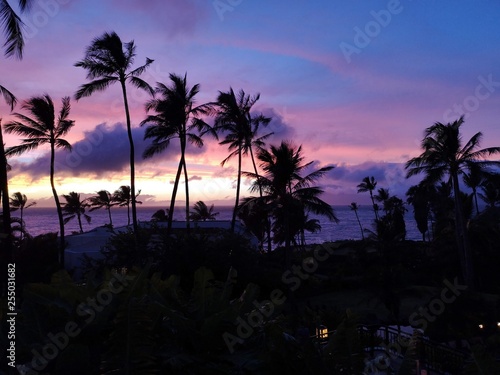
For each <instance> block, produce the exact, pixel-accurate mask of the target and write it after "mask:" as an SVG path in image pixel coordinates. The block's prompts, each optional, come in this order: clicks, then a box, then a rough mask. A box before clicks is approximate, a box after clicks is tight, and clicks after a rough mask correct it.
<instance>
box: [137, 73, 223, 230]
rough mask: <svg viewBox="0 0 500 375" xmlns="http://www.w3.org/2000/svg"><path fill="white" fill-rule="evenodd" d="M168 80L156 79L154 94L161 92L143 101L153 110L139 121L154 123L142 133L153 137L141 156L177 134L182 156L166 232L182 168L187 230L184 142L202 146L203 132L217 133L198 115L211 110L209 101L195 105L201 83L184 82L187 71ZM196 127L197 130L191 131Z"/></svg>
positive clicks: (161, 147) (159, 148)
mask: <svg viewBox="0 0 500 375" xmlns="http://www.w3.org/2000/svg"><path fill="white" fill-rule="evenodd" d="M170 80H171V82H172V84H171V86H167V85H165V84H163V83H157V86H156V89H155V94H157V95H160V98H154V99H152V100H150V101H149V102H148V103H147V104H146V110H147V111H148V112H149V111H154V112H155V114H153V115H149V116H148V117H147V118H146V119H145V120H144V121H142V122H141V126H142V125H144V124H150V123H152V124H153V125H149V126H148V127H147V128H146V132H145V133H144V139H148V138H151V139H152V140H153V141H152V143H151V145H150V146H149V147H148V148H147V149H146V150H145V151H144V154H143V156H144V158H150V157H152V156H153V155H155V154H157V153H161V152H162V151H164V150H165V149H166V148H167V147H168V146H169V144H170V141H171V140H172V139H174V138H179V143H180V148H181V156H180V159H179V166H178V168H177V174H176V176H175V181H174V188H173V191H172V197H171V199H170V209H169V211H168V212H169V219H168V227H167V228H168V229H167V231H168V233H170V231H171V229H172V220H173V215H174V208H175V198H176V195H177V189H178V186H179V180H180V176H181V173H182V170H184V182H185V189H186V220H187V229H188V231H189V179H188V173H187V166H186V146H187V142H190V143H191V144H194V145H195V146H197V147H202V146H203V139H202V135H203V134H205V133H207V132H208V133H210V134H211V135H213V136H214V137H217V135H216V133H215V132H214V131H213V129H212V128H211V127H210V126H209V125H208V124H207V123H206V122H205V121H203V120H202V119H201V118H200V117H201V116H204V115H208V114H209V113H210V112H211V110H212V109H211V105H210V104H201V105H199V106H196V105H195V96H196V95H197V94H198V92H199V90H200V85H199V84H196V85H194V86H193V87H191V88H189V87H188V86H187V82H186V80H187V75H184V77H180V76H178V75H176V74H170ZM195 130H196V131H197V133H195V132H194V131H195Z"/></svg>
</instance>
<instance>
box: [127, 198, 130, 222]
mask: <svg viewBox="0 0 500 375" xmlns="http://www.w3.org/2000/svg"><path fill="white" fill-rule="evenodd" d="M129 225H130V203H127V226H129Z"/></svg>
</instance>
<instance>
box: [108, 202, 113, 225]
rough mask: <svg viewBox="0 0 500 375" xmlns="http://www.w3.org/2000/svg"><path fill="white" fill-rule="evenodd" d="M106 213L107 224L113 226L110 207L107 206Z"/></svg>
mask: <svg viewBox="0 0 500 375" xmlns="http://www.w3.org/2000/svg"><path fill="white" fill-rule="evenodd" d="M108 215H109V225H110V226H113V220H112V219H111V207H108Z"/></svg>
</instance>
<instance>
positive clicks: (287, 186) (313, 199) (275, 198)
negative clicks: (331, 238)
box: [245, 141, 338, 268]
mask: <svg viewBox="0 0 500 375" xmlns="http://www.w3.org/2000/svg"><path fill="white" fill-rule="evenodd" d="M257 159H258V160H259V161H260V167H261V169H262V170H263V172H264V175H263V176H260V175H257V174H255V173H250V172H245V175H246V176H248V177H251V178H253V179H254V183H253V184H252V187H251V191H258V190H259V189H262V191H263V197H262V198H261V197H255V198H254V199H252V200H249V202H252V201H254V200H257V201H262V202H263V204H265V205H266V206H268V207H270V212H271V214H272V216H273V218H274V223H273V232H274V233H283V236H279V237H275V242H280V243H283V242H284V243H285V257H286V266H287V268H288V267H289V266H290V241H291V239H292V238H293V237H294V236H295V235H296V232H293V231H292V229H293V228H292V222H295V221H299V220H300V218H304V214H307V213H309V212H312V213H314V214H316V215H322V216H326V217H327V218H328V219H330V220H332V221H335V222H338V219H337V217H336V216H335V214H334V212H333V209H332V207H331V206H330V205H329V204H327V203H326V202H324V201H323V200H321V199H320V198H319V196H320V195H321V194H322V193H323V190H322V189H321V188H319V187H316V186H311V184H312V183H313V182H315V181H317V180H318V179H319V178H321V177H322V176H323V175H324V174H325V173H327V172H328V171H330V170H331V169H333V166H328V167H323V168H320V169H318V170H315V171H313V172H311V173H309V174H307V175H306V176H302V175H301V174H302V173H303V172H304V171H306V170H307V169H308V168H309V167H310V166H311V164H312V163H313V162H312V161H311V162H308V163H305V164H303V161H304V157H303V155H302V146H299V147H294V146H293V145H291V144H290V143H288V142H284V141H283V142H281V144H280V146H273V145H271V146H270V149H269V150H266V149H260V150H259V151H258V153H257ZM257 179H259V180H260V181H257ZM299 229H300V228H298V229H297V230H299Z"/></svg>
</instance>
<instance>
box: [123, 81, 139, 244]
mask: <svg viewBox="0 0 500 375" xmlns="http://www.w3.org/2000/svg"><path fill="white" fill-rule="evenodd" d="M120 83H121V86H122V92H123V103H124V105H125V116H126V118H127V135H128V142H129V145H130V198H131V200H132V225H133V227H134V235H135V237H136V238H137V235H138V228H137V207H136V203H135V149H134V139H133V137H132V125H131V122H130V111H129V108H128V100H127V88H126V86H125V77H120Z"/></svg>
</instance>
